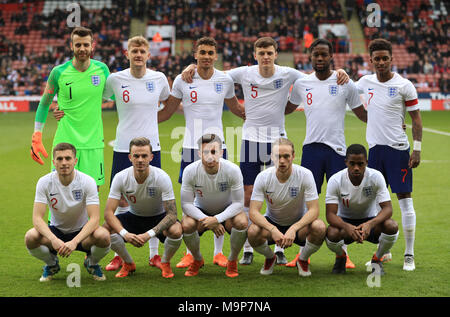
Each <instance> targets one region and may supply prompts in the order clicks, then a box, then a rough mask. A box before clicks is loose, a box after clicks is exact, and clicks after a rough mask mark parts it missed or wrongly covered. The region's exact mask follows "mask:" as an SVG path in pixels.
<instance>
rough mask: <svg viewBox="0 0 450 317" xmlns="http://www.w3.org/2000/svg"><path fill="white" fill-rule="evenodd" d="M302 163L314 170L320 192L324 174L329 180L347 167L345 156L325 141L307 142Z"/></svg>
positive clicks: (318, 191)
mask: <svg viewBox="0 0 450 317" xmlns="http://www.w3.org/2000/svg"><path fill="white" fill-rule="evenodd" d="M301 165H302V166H303V167H305V168H307V169H309V170H310V171H311V172H312V174H313V176H314V181H315V182H316V187H317V193H318V194H320V192H321V188H322V184H323V177H324V176H326V178H327V181H328V180H329V179H330V177H331V176H333V175H334V174H336V173H337V172H339V171H340V170H343V169H344V168H346V165H345V156H342V155H339V154H337V153H336V151H335V150H333V149H332V148H331V147H329V146H328V145H326V144H323V143H310V144H305V145H304V146H303V152H302V162H301Z"/></svg>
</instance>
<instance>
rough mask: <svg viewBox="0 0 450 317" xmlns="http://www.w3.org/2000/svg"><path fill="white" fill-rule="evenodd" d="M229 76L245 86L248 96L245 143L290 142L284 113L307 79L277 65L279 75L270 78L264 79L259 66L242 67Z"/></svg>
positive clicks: (243, 135) (276, 70) (230, 72)
mask: <svg viewBox="0 0 450 317" xmlns="http://www.w3.org/2000/svg"><path fill="white" fill-rule="evenodd" d="M227 74H229V75H230V76H231V78H233V80H234V82H235V83H237V84H240V85H241V86H242V90H243V93H244V106H245V122H244V125H243V128H242V139H243V140H248V141H252V142H263V143H273V142H274V141H275V140H276V139H278V138H280V137H284V138H286V137H287V135H286V129H285V125H284V110H285V108H286V103H287V100H288V96H289V89H290V88H291V86H292V84H293V83H294V82H295V81H296V80H297V79H299V78H302V77H303V76H305V75H304V74H303V73H301V72H299V71H298V70H296V69H294V68H291V67H286V66H278V65H275V73H274V74H273V76H271V77H270V78H264V77H262V76H261V75H260V73H259V70H258V65H253V66H242V67H238V68H235V69H232V70H229V71H227Z"/></svg>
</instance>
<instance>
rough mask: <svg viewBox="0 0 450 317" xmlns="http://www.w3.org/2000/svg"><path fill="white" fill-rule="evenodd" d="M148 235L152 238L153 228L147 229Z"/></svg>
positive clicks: (153, 234) (154, 234)
mask: <svg viewBox="0 0 450 317" xmlns="http://www.w3.org/2000/svg"><path fill="white" fill-rule="evenodd" d="M147 233H148V235H149V236H150V239H151V238H153V237H154V236H156V233H155V230H153V229H150V230H149V231H147Z"/></svg>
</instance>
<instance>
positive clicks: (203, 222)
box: [200, 217, 219, 230]
mask: <svg viewBox="0 0 450 317" xmlns="http://www.w3.org/2000/svg"><path fill="white" fill-rule="evenodd" d="M218 225H219V222H218V221H217V218H216V217H206V218H203V219H200V227H201V228H202V229H204V230H213V228H216V227H217V226H218Z"/></svg>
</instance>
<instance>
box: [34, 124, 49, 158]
mask: <svg viewBox="0 0 450 317" xmlns="http://www.w3.org/2000/svg"><path fill="white" fill-rule="evenodd" d="M39 153H42V155H43V156H44V157H45V158H47V157H48V154H47V151H46V150H45V147H44V145H43V144H42V132H41V131H35V132H34V133H33V135H32V137H31V150H30V154H31V158H32V159H33V160H35V161H36V162H38V163H39V164H41V165H44V161H43V160H42V158H41V156H40V155H39Z"/></svg>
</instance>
